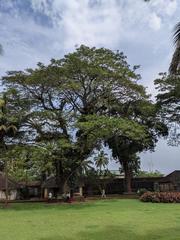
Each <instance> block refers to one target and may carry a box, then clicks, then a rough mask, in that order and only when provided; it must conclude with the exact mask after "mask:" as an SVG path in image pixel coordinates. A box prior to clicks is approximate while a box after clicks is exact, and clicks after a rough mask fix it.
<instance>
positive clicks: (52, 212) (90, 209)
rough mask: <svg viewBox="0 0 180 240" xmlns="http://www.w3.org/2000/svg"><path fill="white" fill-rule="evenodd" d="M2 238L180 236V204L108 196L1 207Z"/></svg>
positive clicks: (51, 239)
mask: <svg viewBox="0 0 180 240" xmlns="http://www.w3.org/2000/svg"><path fill="white" fill-rule="evenodd" d="M0 239H1V240H75V239H76V240H95V239H97V240H101V239H102V240H126V239H127V240H152V239H153V240H155V239H157V240H160V239H163V240H172V239H174V240H175V239H176V240H179V239H180V204H153V203H142V202H139V201H138V200H105V201H96V202H90V203H83V204H74V205H71V204H69V205H68V204H67V205H52V204H39V203H38V204H29V203H26V204H14V205H11V207H10V208H9V209H2V208H1V209H0Z"/></svg>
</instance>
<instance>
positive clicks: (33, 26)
mask: <svg viewBox="0 0 180 240" xmlns="http://www.w3.org/2000/svg"><path fill="white" fill-rule="evenodd" d="M179 12H180V0H151V1H150V2H148V3H145V2H144V1H143V0H0V29H1V34H0V43H1V44H2V45H3V49H4V53H3V56H1V57H0V75H1V76H2V75H4V74H5V72H7V71H8V70H23V69H26V68H29V67H35V66H36V64H37V62H43V63H45V64H47V63H48V62H49V60H50V59H51V58H61V57H62V56H63V55H64V54H66V53H68V52H71V51H73V50H74V49H75V48H76V47H77V46H79V45H81V44H85V45H88V46H96V47H106V48H110V49H111V50H120V51H123V52H124V54H125V55H126V56H127V57H128V62H129V63H130V64H131V65H140V66H141V68H140V70H139V72H140V74H141V76H142V79H141V81H140V83H141V84H143V85H144V86H146V87H147V91H148V92H149V93H151V94H152V98H154V96H155V95H156V90H155V88H154V85H153V81H154V79H155V78H157V76H158V73H159V72H165V71H167V70H168V66H169V62H170V60H171V57H172V53H173V50H174V46H173V41H172V31H173V27H174V26H175V24H176V23H177V22H178V21H179V17H178V15H179ZM110 167H111V168H112V169H115V168H116V167H117V166H116V165H115V164H114V163H111V165H110ZM141 167H142V169H144V170H156V169H157V170H159V171H161V172H163V173H165V174H166V173H170V172H171V171H173V170H175V169H180V147H179V148H178V147H170V146H168V145H167V142H166V140H163V139H161V140H160V141H159V142H158V144H157V147H156V149H155V152H153V153H142V154H141Z"/></svg>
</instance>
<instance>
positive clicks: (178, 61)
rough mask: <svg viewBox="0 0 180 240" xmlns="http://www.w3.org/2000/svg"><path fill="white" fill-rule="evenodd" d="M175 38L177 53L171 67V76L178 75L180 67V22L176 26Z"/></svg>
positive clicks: (175, 52)
mask: <svg viewBox="0 0 180 240" xmlns="http://www.w3.org/2000/svg"><path fill="white" fill-rule="evenodd" d="M173 36H174V43H175V51H174V54H173V57H172V60H171V64H170V67H169V73H170V74H175V73H177V71H178V70H179V67H180V22H179V23H177V24H176V26H175V28H174V34H173Z"/></svg>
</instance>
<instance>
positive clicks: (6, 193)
mask: <svg viewBox="0 0 180 240" xmlns="http://www.w3.org/2000/svg"><path fill="white" fill-rule="evenodd" d="M5 195H6V199H5V207H7V206H8V169H7V159H6V160H5Z"/></svg>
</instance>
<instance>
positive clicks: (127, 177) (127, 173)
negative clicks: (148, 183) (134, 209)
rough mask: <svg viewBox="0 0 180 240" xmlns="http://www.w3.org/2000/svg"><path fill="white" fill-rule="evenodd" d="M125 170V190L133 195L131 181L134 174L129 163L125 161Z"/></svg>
mask: <svg viewBox="0 0 180 240" xmlns="http://www.w3.org/2000/svg"><path fill="white" fill-rule="evenodd" d="M123 168H124V174H125V189H126V192H127V193H132V187H131V180H132V173H131V170H130V169H129V166H128V162H127V161H125V162H124V164H123Z"/></svg>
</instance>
